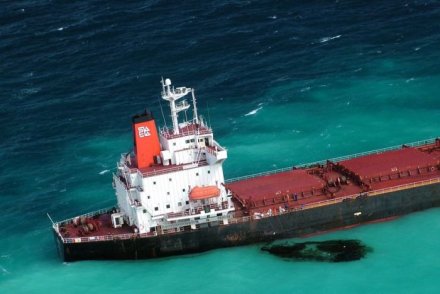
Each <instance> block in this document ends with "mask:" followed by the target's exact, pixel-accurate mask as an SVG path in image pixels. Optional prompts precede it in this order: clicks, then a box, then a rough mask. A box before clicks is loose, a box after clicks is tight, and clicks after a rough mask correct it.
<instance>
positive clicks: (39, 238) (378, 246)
mask: <svg viewBox="0 0 440 294" xmlns="http://www.w3.org/2000/svg"><path fill="white" fill-rule="evenodd" d="M1 7H2V8H1V9H0V24H1V25H0V37H1V38H0V54H1V55H0V57H1V58H0V89H1V91H0V135H1V138H2V140H1V141H0V196H1V201H0V212H1V216H2V217H1V218H0V291H1V292H2V293H41V292H45V293H57V292H60V291H62V292H64V293H78V292H79V291H87V292H92V291H95V292H104V291H108V292H116V293H122V292H124V293H125V292H127V291H130V292H132V293H141V292H142V293H145V292H158V293H174V292H195V293H206V292H207V291H209V292H213V293H239V292H240V293H241V292H256V293H266V292H269V291H270V292H277V293H278V292H289V293H292V292H293V293H353V292H357V293H386V292H387V293H438V292H439V290H440V285H439V284H438V282H437V280H438V278H437V276H438V274H439V272H440V263H439V262H438V260H440V253H439V252H440V251H439V250H438V248H440V246H439V245H440V244H439V243H440V237H439V236H440V235H439V232H440V227H439V226H440V210H439V209H432V210H429V211H425V212H420V213H415V214H412V215H409V216H406V217H403V218H400V219H398V220H395V221H393V222H387V223H380V224H372V225H365V226H361V227H358V228H355V229H351V230H345V231H338V232H334V233H329V234H324V235H320V236H315V237H312V238H311V239H312V240H328V239H334V238H350V239H353V238H357V239H360V240H362V241H363V242H364V243H365V244H367V245H368V246H370V247H372V248H373V252H371V253H369V254H368V255H367V257H366V258H365V259H363V260H360V261H356V262H350V263H341V264H329V263H313V262H291V261H285V260H282V259H279V258H277V257H274V256H271V255H269V254H267V253H265V252H260V250H259V248H260V246H259V245H255V246H247V247H240V248H230V249H220V250H214V251H210V252H206V253H203V254H197V255H190V256H183V257H175V258H167V259H161V260H149V261H122V262H121V261H118V262H113V261H104V262H101V261H99V262H95V261H90V262H89V261H87V262H75V263H63V262H61V261H60V260H59V259H58V258H57V255H56V250H55V246H54V242H53V238H52V235H51V231H50V222H49V220H48V219H47V217H46V213H47V212H48V213H50V214H51V216H52V217H53V218H54V219H57V220H61V219H63V218H67V217H71V216H74V215H77V214H79V213H83V212H87V211H91V210H95V209H99V208H101V207H106V206H110V205H113V203H114V197H113V190H112V187H111V172H112V170H113V168H114V166H115V163H116V161H117V160H118V158H119V156H120V153H122V152H125V151H128V150H129V149H130V148H131V144H132V142H131V137H130V136H131V133H130V116H131V115H132V114H134V113H136V112H139V111H140V110H142V109H143V108H144V107H149V108H151V109H152V110H153V111H154V112H155V113H156V117H157V119H158V123H159V124H163V121H162V118H161V114H160V105H159V99H158V97H159V91H160V83H159V81H160V77H161V76H162V75H163V76H164V77H169V78H171V79H172V80H173V81H174V83H175V84H176V85H184V86H188V87H194V88H196V95H197V96H198V103H199V108H200V112H202V114H204V115H205V117H207V119H208V120H209V121H210V124H211V125H212V127H213V128H214V131H215V135H216V139H217V140H218V141H219V142H220V143H221V144H223V145H225V146H226V147H227V148H228V152H229V153H228V154H229V158H228V160H227V161H226V162H225V165H224V170H225V175H226V177H227V178H231V177H236V176H241V175H246V174H250V173H256V172H260V171H265V170H272V169H276V168H280V167H285V166H289V165H292V164H299V163H303V162H311V161H315V160H321V159H325V158H330V157H335V156H342V155H346V154H352V153H356V152H362V151H367V150H371V149H376V148H383V147H387V146H392V145H399V144H402V143H405V142H412V141H417V140H423V139H427V138H432V137H436V136H440V132H439V130H440V119H439V118H440V99H439V96H438V95H439V92H440V91H439V90H440V62H439V60H440V50H439V48H440V22H439V20H440V4H439V3H438V2H437V1H412V2H399V1H386V2H384V3H382V2H380V1H377V2H376V1H373V2H371V1H370V2H368V4H367V3H361V2H357V1H350V2H348V1H346V2H344V3H339V2H326V1H316V2H313V3H308V2H306V1H304V2H297V3H295V4H288V3H282V2H276V3H272V2H269V1H266V2H265V1H263V2H258V3H257V2H234V1H232V2H223V1H222V2H216V3H214V4H208V3H205V2H198V3H196V2H186V1H185V3H183V4H179V5H178V6H174V5H172V4H171V2H164V1H146V2H140V1H133V2H130V3H122V2H121V3H106V4H103V3H101V2H84V3H58V2H55V3H54V2H52V1H38V2H34V1H21V2H8V3H4V4H3V5H2V6H1ZM163 106H165V105H163Z"/></svg>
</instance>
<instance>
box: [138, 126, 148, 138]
mask: <svg viewBox="0 0 440 294" xmlns="http://www.w3.org/2000/svg"><path fill="white" fill-rule="evenodd" d="M138 134H139V138H143V137H148V136H150V129H149V128H148V127H139V128H138Z"/></svg>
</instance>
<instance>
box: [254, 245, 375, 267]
mask: <svg viewBox="0 0 440 294" xmlns="http://www.w3.org/2000/svg"><path fill="white" fill-rule="evenodd" d="M261 250H263V251H267V252H269V253H271V254H273V255H276V256H279V257H282V258H285V259H292V260H297V261H324V262H344V261H354V260H359V259H361V258H363V257H365V255H366V254H367V253H368V252H370V251H371V248H369V247H367V246H366V245H364V244H363V243H362V242H361V241H359V240H329V241H320V242H318V241H310V242H302V243H298V242H295V243H293V242H284V243H276V242H275V243H270V244H268V245H265V246H263V247H262V248H261Z"/></svg>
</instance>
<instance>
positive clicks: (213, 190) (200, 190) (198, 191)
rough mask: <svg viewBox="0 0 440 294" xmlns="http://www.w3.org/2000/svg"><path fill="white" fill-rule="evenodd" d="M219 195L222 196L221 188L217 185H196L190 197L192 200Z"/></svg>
mask: <svg viewBox="0 0 440 294" xmlns="http://www.w3.org/2000/svg"><path fill="white" fill-rule="evenodd" d="M218 196H220V189H219V188H217V187H216V186H206V187H199V186H195V187H194V188H193V189H192V190H191V192H190V193H189V198H190V199H191V200H202V199H208V198H212V197H218Z"/></svg>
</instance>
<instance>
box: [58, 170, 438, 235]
mask: <svg viewBox="0 0 440 294" xmlns="http://www.w3.org/2000/svg"><path fill="white" fill-rule="evenodd" d="M435 183H440V177H437V178H433V179H428V180H423V181H419V182H414V183H409V184H403V185H399V186H394V187H389V188H383V189H377V190H373V191H369V192H364V193H357V194H353V195H349V196H345V197H339V198H334V199H328V200H322V201H318V202H314V203H308V204H304V205H301V206H298V207H293V208H290V209H287V210H286V211H285V212H283V213H281V214H287V213H294V212H297V211H300V210H305V209H311V208H317V207H320V206H326V205H330V204H336V203H340V202H342V201H344V200H347V199H355V198H357V197H359V196H361V195H365V196H366V197H374V196H378V195H382V194H385V193H390V192H395V191H399V190H404V189H409V188H415V187H421V186H425V185H431V184H435ZM111 209H112V208H106V209H100V210H97V211H94V212H90V213H86V214H83V215H81V216H79V217H93V216H95V215H98V214H100V213H105V212H108V211H110V210H111ZM279 214H280V213H276V212H275V213H274V214H272V215H279ZM265 217H269V215H267V216H264V215H260V216H258V217H255V216H243V217H232V218H229V219H228V224H237V223H246V222H249V221H251V220H258V219H261V218H265ZM72 220H73V218H71V219H67V220H64V221H61V222H57V223H55V224H54V228H57V225H59V224H62V223H66V222H69V221H72ZM216 220H217V219H213V221H216ZM218 225H219V226H222V225H223V226H227V224H226V225H225V224H223V223H219V224H218ZM166 229H167V232H163V231H159V232H151V233H143V234H135V233H132V234H117V235H104V236H91V237H78V238H64V237H62V236H61V234H60V233H59V232H58V231H57V232H58V234H59V236H60V237H61V240H62V241H63V242H64V243H79V242H96V241H109V240H125V239H133V238H148V237H153V236H157V235H166V234H172V233H178V232H179V231H180V230H175V231H173V232H170V231H169V228H166ZM192 230H193V229H192ZM196 230H198V229H196Z"/></svg>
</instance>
